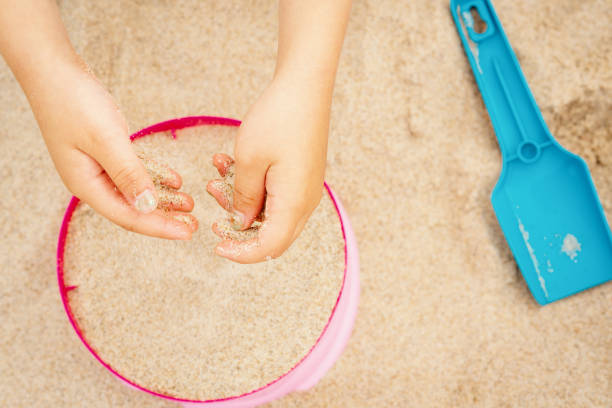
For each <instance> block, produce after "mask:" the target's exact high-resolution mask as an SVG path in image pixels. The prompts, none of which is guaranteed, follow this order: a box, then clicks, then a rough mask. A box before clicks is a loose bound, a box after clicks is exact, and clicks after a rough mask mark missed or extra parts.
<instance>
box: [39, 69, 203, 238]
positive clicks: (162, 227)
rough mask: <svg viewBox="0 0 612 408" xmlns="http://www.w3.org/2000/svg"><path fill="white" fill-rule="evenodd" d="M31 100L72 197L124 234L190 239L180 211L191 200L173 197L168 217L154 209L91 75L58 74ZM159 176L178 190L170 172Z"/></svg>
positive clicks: (109, 104)
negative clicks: (123, 230) (178, 200)
mask: <svg viewBox="0 0 612 408" xmlns="http://www.w3.org/2000/svg"><path fill="white" fill-rule="evenodd" d="M35 98H36V99H35V101H36V102H35V104H33V107H34V111H35V113H36V117H37V119H38V122H39V125H40V129H41V132H42V134H43V137H44V139H45V142H46V144H47V147H48V149H49V153H50V154H51V158H52V159H53V162H54V163H55V167H56V168H57V171H58V173H59V174H60V176H61V178H62V180H63V181H64V183H65V184H66V186H67V187H68V189H69V190H70V191H71V192H72V193H73V194H74V195H75V196H77V197H79V198H80V199H81V200H83V201H84V202H86V203H87V204H89V205H90V206H91V207H92V208H93V209H94V210H96V211H97V212H99V213H100V214H102V215H103V216H105V217H107V218H109V219H110V220H111V221H113V222H115V223H116V224H118V225H120V226H122V227H123V228H125V229H127V230H130V231H135V232H139V233H142V234H146V235H151V236H155V237H161V238H169V239H189V238H191V234H192V232H193V231H194V230H195V229H196V228H197V222H195V219H193V217H191V216H190V215H188V214H186V213H185V211H191V209H192V208H193V200H192V199H191V198H190V197H189V196H186V195H184V194H183V193H176V192H173V193H172V194H182V197H183V198H184V199H182V200H180V202H181V205H170V208H168V209H169V210H170V211H169V212H167V211H166V212H165V211H162V210H161V209H157V207H158V194H157V192H156V189H155V186H154V184H153V181H152V179H151V177H150V175H149V174H148V173H147V170H146V169H145V167H144V165H143V162H142V161H141V160H140V159H139V158H138V157H137V156H136V154H135V153H134V151H133V149H132V146H131V144H130V139H129V135H128V130H127V126H126V123H125V119H124V118H123V115H122V114H121V113H120V112H119V110H118V109H117V106H116V105H115V104H114V102H113V100H112V98H111V97H110V95H109V94H108V93H107V92H106V90H105V89H104V88H103V87H102V86H101V84H100V83H99V82H98V81H97V80H96V79H95V78H94V77H93V76H92V75H90V74H88V73H87V72H86V71H84V70H82V69H73V67H70V68H67V69H64V70H62V71H61V72H59V73H58V76H57V77H56V78H54V79H50V80H49V81H48V85H47V87H46V88H45V89H44V90H43V91H40V92H39V93H38V94H37V95H36V97H35ZM164 173H166V175H165V179H162V180H161V184H163V185H165V186H167V187H170V188H172V189H178V188H179V187H180V186H181V178H180V176H179V175H178V174H176V172H173V171H165V172H164ZM167 191H174V190H167ZM163 204H164V203H163V202H162V203H160V206H162V205H163ZM175 217H176V218H175ZM185 217H187V218H185ZM181 220H183V221H181ZM187 220H189V222H187Z"/></svg>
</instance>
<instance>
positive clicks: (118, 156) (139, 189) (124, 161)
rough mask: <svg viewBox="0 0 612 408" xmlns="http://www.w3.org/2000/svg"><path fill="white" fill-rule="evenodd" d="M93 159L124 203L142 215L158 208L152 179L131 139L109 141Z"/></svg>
mask: <svg viewBox="0 0 612 408" xmlns="http://www.w3.org/2000/svg"><path fill="white" fill-rule="evenodd" d="M96 153H97V154H96V155H95V156H94V158H95V159H96V161H98V163H100V165H101V166H102V167H103V168H104V170H105V171H106V174H108V176H109V177H110V179H111V180H112V181H113V183H114V184H115V186H116V187H117V189H118V190H119V191H120V192H121V194H122V195H123V197H124V198H125V200H126V201H127V202H128V203H129V204H130V205H132V206H134V208H136V209H137V210H138V211H140V212H141V213H145V214H146V213H150V212H152V211H153V210H155V209H156V208H157V193H156V191H155V186H154V185H153V180H151V176H149V173H147V170H146V169H145V167H144V164H143V163H142V161H141V160H140V159H139V158H138V156H137V155H136V153H135V152H134V150H133V149H132V146H131V143H130V141H129V138H125V139H123V138H122V139H121V140H117V139H115V140H112V139H107V142H106V143H104V144H103V145H102V146H100V148H99V151H98V152H96Z"/></svg>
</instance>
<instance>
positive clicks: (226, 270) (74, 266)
mask: <svg viewBox="0 0 612 408" xmlns="http://www.w3.org/2000/svg"><path fill="white" fill-rule="evenodd" d="M236 131H237V129H236V128H234V127H225V126H199V127H195V128H189V129H185V130H182V131H178V132H177V139H176V140H173V139H172V137H171V136H170V134H169V133H160V134H155V135H151V136H147V137H144V138H142V139H138V140H136V141H135V142H134V143H135V144H136V147H137V149H138V150H139V151H140V152H141V153H142V154H144V155H145V156H147V157H151V158H155V159H158V160H159V161H160V162H164V163H167V164H168V165H170V167H172V168H174V169H175V170H177V171H178V172H179V173H180V174H181V176H182V177H183V187H182V188H181V190H182V191H185V192H188V193H189V194H191V195H192V196H193V198H194V201H195V208H194V210H193V215H194V216H196V217H197V218H198V219H199V221H200V228H199V230H198V231H197V232H196V233H195V234H194V236H193V239H192V240H191V241H188V242H179V241H167V240H161V239H155V238H150V237H145V236H141V235H138V234H135V233H130V232H126V231H124V230H123V229H121V228H120V227H118V226H115V225H114V224H112V223H111V222H110V221H108V220H106V219H104V218H102V217H101V216H100V215H98V214H97V213H95V212H94V211H93V210H92V209H90V208H89V207H88V206H87V205H85V204H82V203H81V204H79V206H78V207H77V209H76V211H75V212H74V214H73V216H72V220H71V222H70V228H69V232H68V236H67V241H66V248H65V255H64V279H65V283H66V286H76V287H77V288H76V289H73V290H70V292H68V301H69V305H70V307H71V309H72V312H73V314H74V318H75V320H76V323H77V324H78V326H79V328H80V329H81V331H82V334H83V336H84V338H85V339H86V341H87V343H88V344H89V345H90V346H91V347H92V349H93V350H94V351H95V352H96V353H97V354H98V355H99V357H100V358H101V359H102V360H103V361H104V362H105V363H107V364H108V365H109V366H110V367H111V368H112V369H113V370H115V371H116V372H118V373H119V374H120V375H122V376H123V377H125V378H126V379H128V380H129V381H131V382H133V383H135V384H137V385H139V386H141V387H143V388H145V389H147V390H150V391H153V392H156V393H159V394H162V395H165V396H170V397H174V398H180V399H188V400H210V399H221V398H228V397H233V396H239V395H242V394H245V393H249V392H251V391H254V390H257V389H259V388H261V387H264V386H266V385H267V384H269V383H271V382H273V381H275V380H276V379H278V378H279V377H280V376H282V375H283V374H285V373H287V372H288V371H290V370H291V369H292V368H293V367H294V366H295V365H296V364H298V363H299V362H300V360H301V359H302V358H304V357H305V356H306V355H307V354H308V352H309V351H310V349H311V348H312V347H313V346H314V345H315V343H316V342H317V339H318V338H319V336H320V335H321V333H322V331H323V330H324V328H325V326H326V324H327V322H328V320H329V318H330V315H331V313H332V310H333V308H334V306H335V304H336V301H337V299H338V294H339V292H340V289H341V287H342V282H343V273H344V263H345V258H344V257H345V254H344V240H343V235H342V227H341V224H340V220H339V217H338V214H337V212H336V210H335V207H334V203H333V202H332V200H331V199H330V197H329V196H328V195H327V194H324V195H323V199H322V200H321V204H320V205H319V207H318V208H317V209H316V210H315V212H314V213H313V215H312V217H311V219H310V221H309V222H308V223H307V225H306V227H305V229H304V231H303V232H302V234H301V236H300V237H299V238H298V239H297V240H296V242H295V243H294V244H293V245H292V247H291V248H290V249H289V250H288V251H287V252H286V253H285V254H284V255H283V256H281V257H280V258H278V259H275V260H270V261H267V262H264V263H261V264H256V265H240V264H237V263H233V262H230V261H228V260H226V259H223V258H221V257H219V256H217V255H215V254H214V247H215V244H216V243H217V242H218V240H219V238H218V237H217V236H215V235H214V234H213V232H212V231H211V230H210V225H211V224H212V222H213V221H215V220H219V219H222V218H224V217H225V216H226V213H225V212H224V210H223V209H221V207H219V206H218V204H217V203H216V202H215V201H214V199H213V198H212V197H211V196H210V195H209V194H208V193H207V192H206V183H207V181H208V180H210V179H214V178H219V176H218V174H217V172H216V169H215V168H214V167H213V166H212V165H211V156H212V155H213V154H214V153H217V152H227V153H230V152H231V151H232V147H233V141H234V136H235V134H236Z"/></svg>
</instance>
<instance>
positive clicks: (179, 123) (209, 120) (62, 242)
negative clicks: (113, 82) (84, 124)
mask: <svg viewBox="0 0 612 408" xmlns="http://www.w3.org/2000/svg"><path fill="white" fill-rule="evenodd" d="M240 123H241V122H240V121H239V120H237V119H231V118H225V117H220V116H186V117H183V118H176V119H170V120H166V121H163V122H159V123H156V124H154V125H151V126H148V127H146V128H144V129H141V130H139V131H138V132H136V133H134V134H132V135H131V136H130V140H132V141H133V140H135V139H138V138H141V137H144V136H147V135H151V134H153V133H159V132H165V131H170V132H171V135H172V138H173V139H176V137H177V136H176V131H177V130H180V129H184V128H188V127H195V126H202V125H220V126H234V127H238V126H240ZM323 184H324V186H325V190H326V191H327V194H328V195H329V197H330V199H331V200H332V202H333V204H334V208H335V210H336V214H337V215H338V218H339V220H340V226H341V228H342V239H343V240H344V271H343V274H342V285H341V287H340V291H339V292H338V296H337V298H336V302H335V304H334V307H333V309H332V312H331V314H330V316H329V318H328V319H327V323H326V324H325V327H323V330H322V331H321V334H320V335H319V337H318V338H317V341H316V342H315V343H314V344H313V346H312V347H311V348H310V349H309V350H308V352H307V353H306V355H304V357H302V358H301V359H300V360H299V361H298V362H297V363H296V364H295V365H294V366H293V367H291V369H289V371H287V372H286V373H284V374H283V375H281V376H280V377H278V378H276V379H275V380H273V381H271V382H269V383H268V384H265V385H263V386H261V387H259V388H256V389H254V390H252V391H248V392H245V393H243V394H240V395H236V396H230V397H225V398H217V399H210V400H190V399H185V398H177V397H173V396H171V395H166V394H162V393H159V392H156V391H153V390H149V389H147V388H145V387H143V386H141V385H139V384H137V383H135V382H133V381H132V380H130V379H128V378H127V377H125V376H123V375H122V374H120V373H119V372H118V371H116V370H115V369H114V368H113V367H112V366H111V365H110V364H109V363H107V362H106V361H104V360H103V359H102V357H100V355H98V353H97V352H96V351H95V350H94V349H93V348H92V347H91V345H90V344H89V343H88V342H87V340H86V339H85V336H84V334H83V332H82V330H81V328H80V327H79V325H78V323H77V321H76V318H75V317H74V315H73V313H72V310H71V308H70V305H69V301H68V292H70V291H71V290H73V289H76V288H77V286H66V284H65V282H64V249H65V246H66V237H67V235H68V228H69V224H70V219H71V218H72V214H73V213H74V210H75V209H76V207H77V205H78V204H79V201H80V200H79V199H78V198H77V197H75V196H73V197H72V198H71V199H70V202H69V203H68V207H67V208H66V212H65V213H64V218H63V220H62V225H61V228H60V232H59V237H58V242H57V280H58V286H59V291H60V295H61V299H62V304H63V305H64V310H65V311H66V314H67V316H68V320H70V324H71V325H72V328H73V329H74V331H75V333H76V334H77V336H78V337H79V339H80V340H81V342H82V343H83V345H84V346H85V348H87V350H89V352H90V353H91V354H92V355H93V356H94V357H95V358H96V360H98V361H99V362H100V364H102V365H103V366H104V367H105V368H106V369H107V370H108V371H110V372H111V373H112V374H113V375H115V376H116V377H117V378H119V379H120V380H122V381H124V382H126V383H128V384H129V385H131V386H132V387H134V388H137V389H139V390H141V391H144V392H146V393H148V394H151V395H155V396H157V397H161V398H164V399H167V400H171V401H176V402H189V403H213V402H222V401H229V400H235V399H239V398H242V397H246V396H248V395H251V394H254V393H257V392H259V391H263V390H265V389H266V388H268V387H270V386H272V385H273V384H275V383H277V382H278V381H280V380H282V379H283V378H284V377H286V376H287V375H289V374H290V373H292V372H293V371H294V370H295V369H296V368H297V367H299V366H300V364H301V363H302V362H303V361H304V360H305V359H306V358H307V357H308V356H309V355H310V354H311V353H312V351H313V350H314V349H315V348H316V346H317V345H318V344H319V342H320V341H321V338H322V337H323V335H324V334H325V332H326V331H327V328H328V327H329V324H330V322H331V320H332V318H333V317H334V315H335V313H336V309H337V307H338V303H339V302H340V298H341V297H342V293H343V291H344V284H345V282H346V274H347V266H348V250H347V242H346V231H345V226H344V220H343V219H342V215H341V213H340V209H339V208H338V203H337V199H336V197H335V194H334V192H333V190H332V189H331V187H330V186H329V185H328V184H327V182H324V183H323Z"/></svg>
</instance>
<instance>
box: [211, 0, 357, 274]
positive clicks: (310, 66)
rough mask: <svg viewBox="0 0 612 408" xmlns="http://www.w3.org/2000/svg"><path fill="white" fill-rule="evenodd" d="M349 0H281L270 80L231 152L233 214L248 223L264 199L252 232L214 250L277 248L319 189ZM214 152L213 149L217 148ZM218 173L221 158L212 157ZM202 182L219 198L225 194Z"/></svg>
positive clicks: (267, 252) (245, 255) (243, 256)
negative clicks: (254, 236)
mask: <svg viewBox="0 0 612 408" xmlns="http://www.w3.org/2000/svg"><path fill="white" fill-rule="evenodd" d="M350 8H351V0H334V1H329V0H310V1H300V0H281V1H280V2H279V36H278V37H279V38H278V55H277V60H276V72H275V74H274V80H273V81H272V83H271V84H270V86H269V87H268V88H267V89H266V90H265V91H264V93H263V95H262V96H261V97H260V98H259V100H258V101H257V102H256V103H255V105H253V107H252V108H251V110H250V111H249V113H248V114H247V116H246V118H245V119H244V122H243V123H242V126H241V127H240V131H239V132H238V137H237V139H236V145H235V149H234V154H235V156H236V164H235V186H234V187H235V192H234V203H233V208H232V209H233V211H234V220H235V221H236V223H237V224H238V226H239V227H242V229H246V228H248V227H249V226H250V225H251V223H252V222H253V220H254V218H255V217H256V216H257V215H258V214H259V212H260V211H261V209H262V206H263V205H264V200H265V217H264V218H265V219H264V222H263V224H262V226H261V227H260V229H259V237H258V239H257V240H251V241H243V242H240V241H236V240H228V239H225V240H224V241H222V242H221V243H220V244H219V245H218V246H217V249H216V251H217V253H218V254H219V255H222V256H225V257H227V258H229V259H231V260H234V261H237V262H244V263H250V262H259V261H263V260H264V259H266V258H268V257H277V256H279V255H280V254H282V253H283V252H284V251H285V250H286V249H287V248H288V247H289V245H291V243H292V242H293V241H294V240H295V239H296V238H297V236H298V235H299V233H300V232H301V231H302V228H303V227H304V224H305V223H306V221H307V220H308V217H309V216H310V214H311V213H312V211H313V210H314V209H315V207H316V206H317V204H318V203H319V200H320V199H321V194H322V192H323V176H324V174H325V160H326V153H327V133H328V128H329V111H330V106H331V96H332V91H333V84H334V78H335V76H336V69H337V67H338V58H339V55H340V49H341V48H342V39H343V37H344V31H345V28H346V23H347V20H348V15H349V11H350ZM216 157H217V158H218V157H220V156H216ZM215 165H216V166H217V168H218V169H219V170H220V173H223V171H224V170H223V166H224V164H223V163H215ZM215 184H217V183H209V185H208V190H209V192H210V193H211V194H213V196H215V197H216V198H217V201H219V204H221V205H224V204H227V203H224V201H226V200H225V199H224V198H223V194H222V193H221V192H218V191H215V189H214V186H215Z"/></svg>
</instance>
